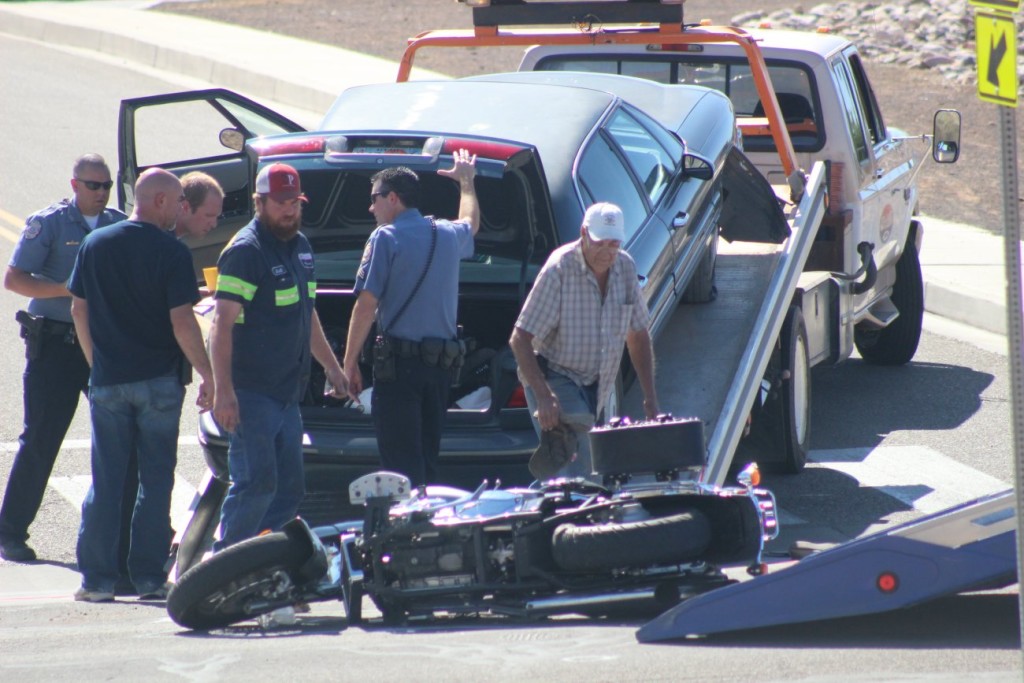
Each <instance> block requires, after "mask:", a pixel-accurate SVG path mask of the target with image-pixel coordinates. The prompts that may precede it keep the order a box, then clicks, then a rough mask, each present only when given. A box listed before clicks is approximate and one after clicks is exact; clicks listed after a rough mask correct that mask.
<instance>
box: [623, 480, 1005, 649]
mask: <svg viewBox="0 0 1024 683" xmlns="http://www.w3.org/2000/svg"><path fill="white" fill-rule="evenodd" d="M1014 497H1015V496H1014V492H1013V490H1012V489H1011V490H1008V491H1004V492H1002V493H996V494H992V495H990V496H985V497H983V498H979V499H977V500H973V501H970V502H967V503H964V504H962V505H958V506H956V507H953V508H950V509H948V510H944V511H941V512H937V513H935V514H932V515H928V516H927V517H923V518H921V519H919V520H916V521H914V522H910V523H907V524H903V525H900V526H897V527H894V528H893V529H889V530H887V531H884V532H880V533H877V534H872V535H870V536H865V537H863V538H859V539H856V540H854V541H851V542H849V543H844V544H843V545H839V546H836V547H835V548H831V549H829V550H826V551H823V552H820V553H816V554H814V555H811V556H809V557H807V558H805V559H803V560H801V561H800V562H798V563H796V564H794V565H792V566H789V567H786V568H785V569H782V570H780V571H778V572H774V573H768V574H764V575H762V576H759V577H757V578H755V579H751V580H749V581H744V582H741V583H737V584H733V585H730V586H726V587H724V588H719V589H718V590H714V591H711V592H709V593H704V594H702V595H698V596H697V597H694V598H691V599H689V600H687V601H685V602H683V603H681V604H680V605H678V606H676V607H674V608H672V609H671V610H669V611H667V612H665V613H664V614H662V615H660V616H659V617H657V618H656V619H654V620H652V621H650V622H648V623H647V624H645V625H644V626H643V627H642V628H641V629H640V630H639V631H637V640H639V641H640V642H644V643H646V642H653V641H658V640H671V639H676V638H686V637H693V636H702V635H709V634H713V633H721V632H724V631H735V630H740V629H748V628H758V627H762V626H775V625H778V624H793V623H799V622H806V621H818V620H820V619H832V618H835V617H847V616H855V615H859V614H872V613H875V612H885V611H888V610H893V609H899V608H901V607H908V606H910V605H914V604H917V603H920V602H925V601H928V600H933V599H935V598H939V597H942V596H945V595H952V594H956V593H961V592H963V591H967V590H972V589H978V588H990V587H996V586H1006V585H1009V584H1011V583H1013V582H1014V581H1016V577H1017V551H1016V545H1015V537H1016V526H1017V519H1016V509H1015V505H1014Z"/></svg>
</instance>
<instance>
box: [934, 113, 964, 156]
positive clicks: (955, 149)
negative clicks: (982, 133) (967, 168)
mask: <svg viewBox="0 0 1024 683" xmlns="http://www.w3.org/2000/svg"><path fill="white" fill-rule="evenodd" d="M932 140H933V142H932V158H933V159H935V161H936V162H937V163H940V164H952V163H954V162H955V161H956V160H957V159H959V158H960V112H958V111H957V110H956V109H940V110H938V111H937V112H935V119H934V121H933V129H932Z"/></svg>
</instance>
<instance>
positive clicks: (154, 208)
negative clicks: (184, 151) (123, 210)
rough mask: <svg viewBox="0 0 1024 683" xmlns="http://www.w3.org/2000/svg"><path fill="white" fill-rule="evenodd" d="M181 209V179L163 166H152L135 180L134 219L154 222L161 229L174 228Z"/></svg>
mask: <svg viewBox="0 0 1024 683" xmlns="http://www.w3.org/2000/svg"><path fill="white" fill-rule="evenodd" d="M180 210H181V181H180V180H178V177H177V176H176V175H174V174H173V173H171V172H169V171H165V170H163V169H162V168H151V169H149V170H147V171H145V172H144V173H143V174H142V175H140V176H139V179H138V180H137V181H136V182H135V210H134V211H132V216H131V218H132V220H138V221H144V222H146V223H153V224H154V225H156V226H157V227H159V228H160V229H161V230H172V229H174V225H175V223H177V222H178V213H179V211H180Z"/></svg>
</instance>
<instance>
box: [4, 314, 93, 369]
mask: <svg viewBox="0 0 1024 683" xmlns="http://www.w3.org/2000/svg"><path fill="white" fill-rule="evenodd" d="M14 319H15V320H17V321H18V324H19V325H21V338H22V339H24V340H25V358H27V359H28V360H35V359H36V358H38V357H39V354H41V353H42V352H43V341H44V340H45V339H47V338H49V337H60V338H61V341H63V342H64V343H65V344H77V343H78V336H77V335H76V334H75V326H74V324H73V323H65V322H61V321H59V320H50V319H49V318H44V317H43V316H41V315H32V314H31V313H29V312H28V311H18V312H17V313H15V314H14Z"/></svg>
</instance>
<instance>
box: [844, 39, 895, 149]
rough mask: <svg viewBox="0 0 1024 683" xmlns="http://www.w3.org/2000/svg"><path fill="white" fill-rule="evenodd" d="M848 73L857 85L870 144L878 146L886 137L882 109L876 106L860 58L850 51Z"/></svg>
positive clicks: (873, 93) (873, 94)
mask: <svg viewBox="0 0 1024 683" xmlns="http://www.w3.org/2000/svg"><path fill="white" fill-rule="evenodd" d="M848 60H849V62H850V72H851V74H852V75H853V81H854V83H856V85H857V94H858V95H860V101H861V106H862V107H863V109H864V122H865V123H866V124H867V128H868V133H869V134H870V135H871V142H872V143H873V144H876V145H877V144H879V143H880V142H884V141H885V139H886V138H887V137H888V134H887V133H886V131H885V122H884V121H883V120H882V109H881V107H879V106H878V100H877V99H876V98H875V92H874V90H872V89H871V82H870V81H869V80H868V76H867V74H866V73H865V72H864V65H863V64H862V63H861V61H860V56H859V55H857V54H856V52H855V51H853V50H851V51H850V53H849V56H848Z"/></svg>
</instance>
